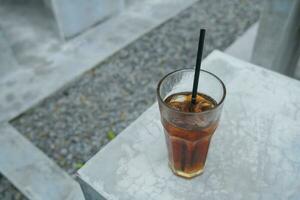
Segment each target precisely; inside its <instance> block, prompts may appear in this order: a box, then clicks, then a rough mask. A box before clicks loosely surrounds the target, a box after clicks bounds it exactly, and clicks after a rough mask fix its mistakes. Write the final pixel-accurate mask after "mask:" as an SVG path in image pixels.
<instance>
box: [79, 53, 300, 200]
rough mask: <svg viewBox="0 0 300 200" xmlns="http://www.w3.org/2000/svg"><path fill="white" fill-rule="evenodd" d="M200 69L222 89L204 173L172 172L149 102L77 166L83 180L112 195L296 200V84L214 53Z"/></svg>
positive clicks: (299, 162) (299, 86)
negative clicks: (188, 176)
mask: <svg viewBox="0 0 300 200" xmlns="http://www.w3.org/2000/svg"><path fill="white" fill-rule="evenodd" d="M204 68H205V69H207V70H209V71H211V72H213V73H214V74H216V75H217V76H218V77H220V78H221V79H222V80H223V81H224V83H225V85H226V88H227V95H226V99H225V103H224V107H223V114H222V118H221V120H220V124H219V127H218V129H217V130H216V132H215V134H214V136H213V138H212V142H211V144H210V150H209V154H208V158H207V162H206V167H205V171H204V173H203V174H202V175H201V176H199V177H197V178H194V179H191V180H186V179H183V178H179V177H177V176H175V175H173V174H172V172H171V170H170V169H169V167H168V164H167V163H168V156H167V150H166V149H167V148H166V144H165V141H164V140H165V137H164V133H163V128H162V125H161V122H160V116H159V110H158V105H157V104H154V105H153V106H152V107H151V108H150V109H148V110H147V111H146V112H145V113H143V115H142V116H141V117H139V118H138V119H137V120H136V121H135V122H133V123H132V124H131V125H130V126H129V127H127V128H126V129H125V130H124V131H123V132H122V133H121V134H120V135H119V136H118V137H117V138H116V139H115V140H114V141H113V142H111V143H110V144H108V145H107V146H105V148H103V149H102V150H101V151H100V152H98V153H97V154H96V155H95V156H94V157H93V158H92V159H91V160H89V161H88V162H87V163H86V164H85V166H84V167H82V168H81V169H80V170H79V172H78V174H79V176H80V177H81V179H82V180H83V181H85V182H86V183H87V184H90V185H91V187H92V188H93V189H94V190H96V191H97V192H98V193H100V194H101V195H102V196H104V197H105V198H107V199H110V200H117V199H122V200H127V199H128V200H135V199H136V200H138V199H148V200H152V199H153V200H156V199H162V200H184V199H186V200H198V199H207V200H212V199H232V200H240V199H246V200H256V199H261V200H274V199H276V200H279V199H282V200H283V199H293V200H296V199H299V198H300V190H299V187H300V182H299V178H300V173H299V170H300V157H299V153H300V124H299V120H300V106H299V104H298V102H299V101H300V82H299V81H297V80H294V79H291V78H288V77H286V76H283V75H281V74H278V73H274V72H272V71H269V70H265V69H263V68H262V67H257V66H255V65H252V64H250V63H246V62H242V61H240V60H238V59H235V58H233V57H230V56H228V55H226V54H223V53H220V52H217V51H216V52H213V53H212V54H211V55H209V57H208V58H207V60H205V63H204ZM200 79H201V76H200ZM179 87H180V86H179ZM278 97H281V98H278ZM97 199H98V198H97Z"/></svg>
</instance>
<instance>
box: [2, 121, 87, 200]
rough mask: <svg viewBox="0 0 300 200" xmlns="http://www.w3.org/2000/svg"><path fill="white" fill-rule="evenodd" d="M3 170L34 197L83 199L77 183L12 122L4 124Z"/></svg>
mask: <svg viewBox="0 0 300 200" xmlns="http://www.w3.org/2000/svg"><path fill="white" fill-rule="evenodd" d="M0 133H1V134H0V144H1V145H0V171H1V173H2V174H4V175H5V176H6V177H7V178H8V179H9V180H10V181H11V182H12V183H13V184H14V185H15V186H16V187H17V188H18V189H19V190H20V191H21V192H22V193H23V194H24V195H25V196H27V197H28V198H29V199H31V200H41V199H43V200H60V199H61V200H63V199H64V200H83V199H84V197H83V194H82V192H81V189H80V187H79V185H78V183H77V182H75V181H74V180H73V179H72V178H71V177H70V176H69V175H68V174H67V173H66V172H64V171H63V170H62V169H60V168H59V167H58V166H57V165H56V164H55V163H54V162H53V161H52V160H51V159H49V158H48V157H47V156H46V155H45V154H44V153H42V152H41V151H40V150H39V149H38V148H36V147H35V146H34V145H33V144H32V143H31V142H29V141H28V140H27V139H26V138H24V137H23V136H22V135H21V134H20V133H18V132H17V131H16V130H15V129H14V128H13V127H12V126H10V125H9V124H8V123H1V124H0Z"/></svg>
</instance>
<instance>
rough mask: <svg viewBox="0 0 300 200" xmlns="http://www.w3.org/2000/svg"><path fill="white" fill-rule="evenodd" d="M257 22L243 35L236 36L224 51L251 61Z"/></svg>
mask: <svg viewBox="0 0 300 200" xmlns="http://www.w3.org/2000/svg"><path fill="white" fill-rule="evenodd" d="M258 27H259V22H256V23H255V24H253V25H252V26H251V27H250V28H249V29H248V30H247V31H245V33H243V35H241V36H240V37H238V38H237V39H236V40H235V41H234V42H233V43H232V44H231V45H230V46H229V47H228V48H227V49H225V52H226V53H227V54H229V55H231V56H234V57H236V58H239V59H241V60H244V61H247V62H251V58H252V51H253V48H254V44H255V39H256V35H257V30H258Z"/></svg>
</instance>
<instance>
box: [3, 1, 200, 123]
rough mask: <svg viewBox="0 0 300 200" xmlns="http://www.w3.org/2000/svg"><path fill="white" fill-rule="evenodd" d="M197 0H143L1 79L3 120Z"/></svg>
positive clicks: (39, 99)
mask: <svg viewBox="0 0 300 200" xmlns="http://www.w3.org/2000/svg"><path fill="white" fill-rule="evenodd" d="M195 1H196V0H177V1H172V0H165V1H151V0H147V1H143V2H140V3H136V4H135V5H133V6H131V7H130V8H128V9H127V11H126V12H123V13H122V14H120V15H118V16H117V17H115V18H113V19H111V20H109V21H107V22H105V23H103V24H101V26H97V27H95V28H93V29H91V30H89V31H87V32H86V33H84V34H82V35H80V36H79V37H77V38H75V39H74V40H72V41H70V42H69V43H67V44H66V45H64V47H63V49H62V51H60V52H59V53H56V54H55V55H53V56H49V57H47V58H45V59H46V60H45V63H47V64H45V66H43V67H39V68H24V69H22V70H19V71H16V72H15V73H14V74H13V75H11V76H9V77H5V79H3V81H2V82H1V83H0V90H1V91H2V92H1V93H0V102H1V105H0V121H8V120H10V119H12V118H13V117H15V116H17V115H19V114H20V113H22V112H23V111H25V110H27V109H28V108H30V107H31V106H33V105H35V104H37V103H38V102H40V101H41V100H42V99H44V98H45V97H47V96H49V95H50V94H51V93H53V92H55V91H56V90H58V89H60V88H62V87H63V86H65V85H66V84H67V83H68V82H70V81H71V80H74V78H76V77H78V76H79V75H81V74H82V73H83V72H85V71H87V70H89V69H91V68H92V67H94V66H95V65H96V64H99V62H101V61H103V60H105V59H106V58H107V57H108V56H110V55H112V54H113V53H115V52H116V51H118V50H119V49H121V48H123V47H124V46H126V45H127V44H129V43H130V42H132V41H134V40H135V39H137V38H138V37H140V36H141V35H143V34H145V33H147V32H148V31H150V30H151V29H153V28H154V27H156V26H158V25H159V24H161V23H163V22H164V21H165V20H167V19H169V18H170V17H172V16H174V15H176V14H177V13H178V12H180V11H181V10H183V9H185V8H187V7H188V6H189V5H191V4H192V3H194V2H195Z"/></svg>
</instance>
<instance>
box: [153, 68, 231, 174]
mask: <svg viewBox="0 0 300 200" xmlns="http://www.w3.org/2000/svg"><path fill="white" fill-rule="evenodd" d="M194 73H195V72H194V69H182V70H177V71H174V72H172V73H170V74H168V75H166V76H165V77H163V78H162V79H161V81H160V82H159V83H158V87H157V98H158V103H159V109H160V113H161V121H162V124H163V127H164V132H165V137H166V143H167V148H168V154H169V166H170V168H171V169H172V171H173V172H174V173H175V174H176V175H179V176H182V177H185V178H192V177H195V176H197V175H199V174H201V173H202V172H203V170H204V166H205V161H206V157H207V153H208V149H209V144H210V140H211V138H212V135H213V133H214V132H215V130H216V128H217V126H218V122H219V119H220V115H221V111H222V106H223V103H224V99H225V96H226V89H225V85H224V83H223V82H222V81H221V79H220V78H218V77H217V76H216V75H214V74H213V73H211V72H208V71H205V70H201V72H200V78H199V82H198V91H197V92H198V93H197V96H196V103H195V104H192V103H191V97H192V92H191V90H192V88H191V87H192V85H193V79H194Z"/></svg>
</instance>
